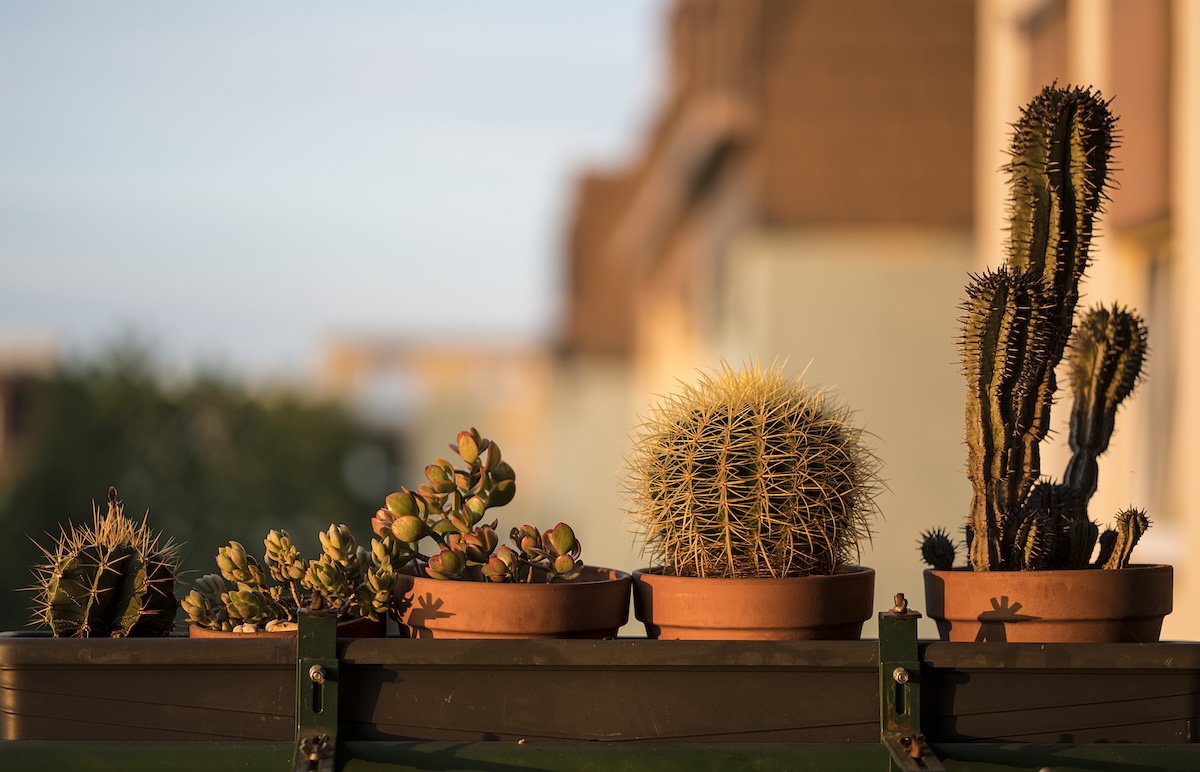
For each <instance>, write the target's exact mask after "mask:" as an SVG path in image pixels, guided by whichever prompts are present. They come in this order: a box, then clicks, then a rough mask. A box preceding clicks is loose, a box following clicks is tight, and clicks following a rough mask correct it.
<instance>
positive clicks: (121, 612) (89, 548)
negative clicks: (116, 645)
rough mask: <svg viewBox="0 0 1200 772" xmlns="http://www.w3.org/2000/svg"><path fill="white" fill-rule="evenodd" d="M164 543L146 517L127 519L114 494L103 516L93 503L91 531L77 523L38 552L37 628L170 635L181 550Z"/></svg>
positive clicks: (75, 633) (79, 633)
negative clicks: (39, 554) (45, 626)
mask: <svg viewBox="0 0 1200 772" xmlns="http://www.w3.org/2000/svg"><path fill="white" fill-rule="evenodd" d="M160 539H161V535H160V534H158V533H155V532H154V531H152V530H151V529H150V528H149V527H148V525H147V523H146V518H142V520H141V521H140V522H139V521H134V520H131V519H130V518H128V517H126V516H125V512H124V506H123V505H122V504H121V502H119V501H117V491H116V488H109V489H108V510H107V512H106V513H105V514H103V515H102V514H101V513H100V509H99V508H98V507H96V506H95V505H93V506H92V524H91V525H90V526H88V525H83V526H78V527H77V526H75V525H74V524H71V525H70V527H69V530H68V529H63V530H62V531H61V534H60V536H59V538H58V539H57V540H56V541H55V544H54V547H53V548H52V549H46V548H44V547H39V548H40V549H41V550H42V553H43V555H44V556H45V562H44V563H42V564H40V565H39V566H37V567H36V568H35V573H36V575H37V583H36V584H35V586H34V587H33V588H31V589H33V590H34V591H35V592H36V593H37V606H36V610H35V618H34V623H35V624H44V625H48V626H49V627H50V630H51V631H52V632H53V633H54V635H55V636H58V637H77V638H87V637H113V638H122V637H126V636H156V635H167V634H168V633H170V632H171V629H172V628H173V627H174V625H175V615H176V612H177V611H178V610H179V602H178V601H177V600H176V598H175V580H176V576H177V575H178V572H179V547H178V545H176V544H175V543H174V542H172V541H171V540H170V539H168V540H167V541H165V542H163V543H162V544H160V543H159V542H160Z"/></svg>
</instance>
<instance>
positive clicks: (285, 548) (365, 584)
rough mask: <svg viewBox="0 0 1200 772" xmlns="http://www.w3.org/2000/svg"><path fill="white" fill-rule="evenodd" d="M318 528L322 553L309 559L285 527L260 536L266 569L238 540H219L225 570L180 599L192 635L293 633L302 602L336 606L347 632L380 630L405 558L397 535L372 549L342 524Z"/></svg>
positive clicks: (318, 606)
mask: <svg viewBox="0 0 1200 772" xmlns="http://www.w3.org/2000/svg"><path fill="white" fill-rule="evenodd" d="M319 536H320V540H321V555H320V557H319V558H317V559H316V560H305V559H304V558H303V557H302V556H301V554H300V550H299V549H297V548H296V545H295V544H293V543H292V540H291V537H290V536H289V535H288V532H287V531H284V530H280V531H271V532H270V533H268V534H267V537H266V539H264V540H263V543H264V544H265V545H266V554H265V556H264V558H263V562H265V563H266V570H264V569H263V564H262V563H260V562H259V561H257V560H256V559H255V558H254V556H252V555H250V554H249V553H248V552H246V549H245V548H244V547H243V546H242V545H241V544H240V543H239V542H236V541H230V542H229V544H228V545H227V546H224V547H221V548H219V549H218V550H217V567H218V568H219V569H220V573H218V574H208V575H206V576H203V577H201V578H200V579H198V580H197V581H196V587H195V589H193V590H192V591H191V592H189V593H188V595H187V597H185V598H184V599H183V601H182V605H183V610H184V612H185V613H186V614H187V616H188V621H189V622H191V624H190V625H189V627H188V630H189V635H190V636H191V637H193V638H206V637H223V636H230V635H247V634H249V635H256V636H259V637H294V636H295V635H296V630H297V619H296V612H297V610H298V609H302V608H303V609H308V610H311V611H321V610H331V611H333V612H335V613H336V614H337V617H338V625H339V627H338V630H339V633H340V634H342V635H344V636H347V637H351V636H357V637H368V636H382V635H383V634H384V632H385V627H386V620H387V613H388V609H389V608H390V606H391V599H392V585H393V584H394V583H395V572H394V569H393V566H398V565H402V564H403V558H402V556H401V554H400V553H399V552H398V550H397V549H396V548H397V545H396V543H395V542H394V540H380V539H372V540H371V550H370V552H368V551H367V549H366V548H365V547H361V546H359V545H358V544H357V543H356V541H355V539H354V536H353V535H352V534H351V533H350V529H349V528H348V527H347V526H346V525H345V524H338V525H330V526H329V529H328V530H326V531H324V532H322V533H320V534H319ZM268 574H269V578H270V579H273V580H274V582H270V581H268Z"/></svg>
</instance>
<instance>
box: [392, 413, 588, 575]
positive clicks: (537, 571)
mask: <svg viewBox="0 0 1200 772" xmlns="http://www.w3.org/2000/svg"><path fill="white" fill-rule="evenodd" d="M449 447H450V449H451V450H452V451H454V453H455V454H456V455H458V457H459V459H460V461H459V462H457V463H451V462H450V461H448V460H446V459H444V458H437V459H435V460H434V462H433V463H432V464H429V465H428V466H426V467H425V478H426V482H424V483H421V484H420V485H419V486H417V489H416V490H415V491H412V490H409V489H407V488H401V489H400V490H399V491H397V492H396V493H393V494H391V495H390V496H388V497H387V499H386V500H385V506H384V507H382V508H381V509H379V511H378V512H376V513H375V517H374V518H372V520H371V527H372V529H373V530H374V532H375V534H376V535H378V536H379V537H380V538H381V539H384V540H386V541H390V543H394V544H396V545H398V546H397V549H398V552H399V554H401V555H402V556H403V557H404V559H405V560H406V561H412V564H413V566H415V571H416V572H417V573H418V574H419V575H422V576H426V577H429V578H431V579H448V580H486V581H489V582H539V581H542V582H546V581H557V580H567V579H574V578H576V577H578V576H579V575H580V573H582V571H583V562H582V561H581V560H580V558H579V555H580V551H581V548H580V545H579V540H578V539H576V538H575V531H574V530H573V529H572V528H571V526H569V525H567V524H566V523H559V524H558V525H556V526H554V527H553V528H550V529H549V530H546V531H544V532H543V531H539V530H538V529H537V528H536V527H534V526H532V525H522V526H520V527H515V528H513V529H512V530H511V531H509V539H510V541H511V544H512V546H509V545H507V544H499V536H498V535H497V528H498V527H499V521H498V520H496V519H493V520H492V521H491V522H490V523H489V522H485V518H486V515H487V513H488V512H489V511H490V510H492V509H494V508H498V507H502V506H504V505H506V504H508V503H509V502H511V501H512V499H513V496H514V495H515V494H516V474H515V473H514V472H513V468H512V467H511V466H510V465H509V463H508V462H507V461H505V460H503V458H502V457H501V453H500V446H499V445H497V444H496V442H495V441H494V440H489V439H487V438H486V437H483V436H482V435H480V433H479V431H478V430H477V429H475V428H471V429H466V430H463V431H461V432H459V433H458V436H457V442H453V443H450V446H449ZM422 543H425V544H429V545H431V546H432V549H429V550H427V551H428V552H429V554H428V555H426V554H424V553H423V552H422V551H421V548H422Z"/></svg>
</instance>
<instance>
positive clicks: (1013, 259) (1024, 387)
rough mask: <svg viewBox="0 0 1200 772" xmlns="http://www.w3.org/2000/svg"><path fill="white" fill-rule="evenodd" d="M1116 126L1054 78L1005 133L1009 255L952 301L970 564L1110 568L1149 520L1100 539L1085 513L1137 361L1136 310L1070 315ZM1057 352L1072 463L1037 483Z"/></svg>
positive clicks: (1096, 97)
mask: <svg viewBox="0 0 1200 772" xmlns="http://www.w3.org/2000/svg"><path fill="white" fill-rule="evenodd" d="M1114 128H1115V119H1114V118H1113V116H1112V113H1111V112H1110V110H1109V103H1108V102H1107V101H1105V100H1104V99H1103V98H1101V96H1100V94H1099V93H1097V92H1094V91H1092V90H1090V89H1084V88H1057V87H1054V86H1050V87H1047V88H1045V89H1043V90H1042V92H1041V93H1040V94H1039V95H1038V96H1037V97H1036V98H1034V100H1033V101H1032V102H1031V103H1030V104H1029V105H1028V106H1026V108H1025V109H1024V111H1023V113H1022V115H1021V118H1020V120H1019V121H1018V122H1017V124H1016V127H1015V132H1014V137H1013V142H1012V148H1011V155H1012V160H1011V162H1010V163H1009V165H1008V167H1007V171H1008V174H1009V177H1010V182H1011V188H1012V194H1011V223H1010V239H1009V246H1008V258H1007V263H1006V265H1004V266H1003V267H1001V268H999V269H996V270H990V271H987V272H985V273H983V274H982V275H978V276H973V277H972V280H971V282H970V284H969V285H968V287H967V300H966V301H965V303H964V304H963V309H964V312H965V313H964V316H963V319H962V321H963V333H962V338H961V341H960V343H961V348H962V362H963V371H964V373H965V374H966V378H967V405H966V427H967V432H966V438H967V448H968V465H967V474H968V477H969V479H970V481H971V485H972V488H973V492H974V493H973V497H972V500H971V509H970V513H969V515H968V518H967V525H966V536H967V539H966V540H967V551H968V558H969V561H970V565H971V567H972V568H973V569H974V570H976V571H995V570H1027V569H1043V568H1084V567H1086V566H1088V565H1089V564H1090V565H1095V566H1099V567H1104V568H1122V567H1125V566H1127V565H1128V563H1129V553H1130V551H1131V550H1132V548H1133V546H1134V544H1136V543H1137V540H1138V538H1139V537H1140V536H1141V534H1142V533H1143V532H1144V531H1145V529H1146V527H1147V526H1148V525H1149V521H1148V520H1147V518H1146V516H1145V513H1144V512H1141V511H1139V510H1135V509H1129V510H1126V511H1124V512H1122V513H1120V514H1119V515H1117V517H1116V521H1115V528H1113V529H1109V530H1108V531H1106V532H1105V534H1103V535H1101V534H1100V533H1099V527H1098V526H1097V524H1096V523H1095V522H1093V521H1092V520H1091V519H1090V517H1089V516H1088V503H1089V501H1090V499H1091V497H1092V494H1094V493H1095V491H1096V485H1097V458H1098V457H1099V456H1100V455H1101V454H1102V453H1103V452H1104V451H1105V450H1106V449H1107V448H1108V443H1109V439H1110V438H1111V437H1112V433H1113V424H1114V418H1115V415H1116V412H1117V408H1118V407H1119V406H1120V405H1121V403H1122V402H1123V401H1124V400H1125V399H1126V398H1127V397H1128V396H1129V395H1130V394H1131V393H1132V392H1133V390H1134V388H1135V387H1136V386H1137V384H1138V382H1139V380H1140V378H1141V368H1142V363H1143V361H1144V359H1145V357H1146V329H1145V326H1144V324H1143V322H1142V320H1141V318H1140V317H1139V316H1137V315H1136V314H1135V313H1132V312H1130V311H1128V310H1126V309H1125V308H1122V307H1120V306H1112V307H1103V306H1096V307H1093V308H1090V309H1088V310H1086V311H1084V312H1083V313H1082V314H1081V318H1080V319H1079V321H1078V322H1076V321H1075V316H1076V304H1077V301H1078V299H1079V284H1080V280H1081V279H1082V278H1083V275H1084V271H1085V269H1086V268H1087V266H1088V262H1089V254H1088V252H1089V247H1090V244H1091V240H1092V234H1093V228H1094V224H1095V219H1096V216H1097V215H1098V214H1099V213H1100V212H1101V211H1102V208H1103V203H1104V201H1105V200H1106V198H1107V196H1106V193H1105V189H1106V186H1107V185H1108V182H1109V166H1110V158H1111V153H1112V148H1113V146H1114V144H1115V139H1114ZM1064 356H1065V357H1066V360H1067V361H1066V372H1067V376H1068V381H1069V385H1070V391H1071V393H1072V398H1073V404H1072V408H1071V416H1070V431H1069V437H1068V442H1069V444H1070V449H1071V459H1070V461H1069V463H1068V464H1067V468H1066V471H1065V473H1064V474H1063V477H1062V479H1061V480H1060V481H1056V480H1052V479H1046V478H1043V476H1042V470H1041V461H1040V453H1039V449H1040V444H1041V442H1042V440H1043V439H1044V438H1045V437H1046V434H1047V430H1048V429H1049V425H1050V409H1051V406H1052V404H1053V403H1054V399H1055V392H1056V390H1057V381H1056V376H1055V369H1056V368H1057V367H1058V365H1059V363H1060V361H1061V360H1062V359H1063V358H1064ZM948 541H949V540H948V538H947V537H946V535H945V533H944V532H943V531H933V532H928V533H926V534H925V535H924V536H923V539H922V546H921V551H922V555H923V557H924V558H925V560H926V562H928V563H930V564H931V565H933V566H934V567H935V568H943V569H945V568H949V567H951V566H952V565H953V562H954V553H953V549H952V548H951V549H950V550H949V552H947V543H948ZM1097 544H1099V546H1100V551H1099V554H1098V555H1097V557H1096V559H1095V560H1093V557H1092V556H1093V553H1094V552H1096V547H1097ZM1118 545H1119V546H1118Z"/></svg>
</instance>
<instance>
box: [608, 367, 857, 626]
mask: <svg viewBox="0 0 1200 772" xmlns="http://www.w3.org/2000/svg"><path fill="white" fill-rule="evenodd" d="M628 467H629V476H628V491H629V495H630V506H629V510H630V515H631V517H632V519H633V522H634V525H635V527H636V528H637V529H638V530H639V531H640V533H641V538H642V539H643V540H644V545H645V546H644V549H645V550H646V551H648V552H649V553H650V556H651V561H652V563H653V567H652V568H644V569H641V570H638V571H635V572H634V612H635V614H636V615H637V617H638V619H640V620H642V621H643V622H644V623H645V625H646V633H647V635H648V636H649V637H651V638H660V637H661V638H708V639H722V638H730V639H835V638H858V637H859V635H860V634H861V632H862V624H863V622H864V621H865V620H866V619H868V618H869V617H870V616H871V613H872V606H873V595H874V576H875V574H874V571H872V570H871V569H870V568H863V567H859V566H857V565H856V563H857V560H858V557H859V545H860V543H861V541H862V540H863V539H864V538H868V537H869V535H870V529H871V523H872V519H873V517H874V516H875V514H876V513H877V511H878V507H877V505H876V503H875V495H876V494H877V492H878V491H879V489H880V484H879V479H878V469H879V462H878V460H877V458H876V457H875V455H874V453H873V452H872V450H871V449H870V447H869V446H868V445H867V443H866V442H865V441H864V439H863V430H862V429H860V428H857V427H856V426H854V424H853V423H852V422H851V412H850V410H849V408H848V406H847V405H846V404H845V403H843V402H840V401H837V400H835V399H833V398H832V397H830V395H829V394H828V393H827V392H825V391H822V390H819V389H814V388H811V387H809V386H806V385H805V384H803V383H802V382H801V381H799V380H793V379H789V378H786V377H785V376H784V375H783V372H782V370H781V369H780V368H779V367H778V366H776V367H771V368H769V369H767V370H765V371H764V370H762V369H761V368H760V367H759V366H758V365H757V364H756V365H754V366H753V367H752V368H749V367H748V368H745V369H743V370H741V371H734V370H733V369H732V368H730V367H729V365H728V364H726V363H722V365H721V367H720V369H719V370H717V371H715V372H713V373H710V374H709V373H702V374H701V377H700V380H699V383H698V384H697V385H695V386H689V385H685V386H684V387H683V390H682V391H681V392H680V393H678V394H675V395H673V396H669V397H667V398H666V399H664V400H663V401H662V402H661V403H660V404H658V405H657V406H655V407H654V408H653V410H652V412H651V413H650V415H649V417H647V418H646V419H645V421H644V422H643V424H642V425H641V428H640V430H639V431H638V433H637V436H636V439H635V445H634V449H633V452H632V455H631V456H630V460H629V462H628Z"/></svg>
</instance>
